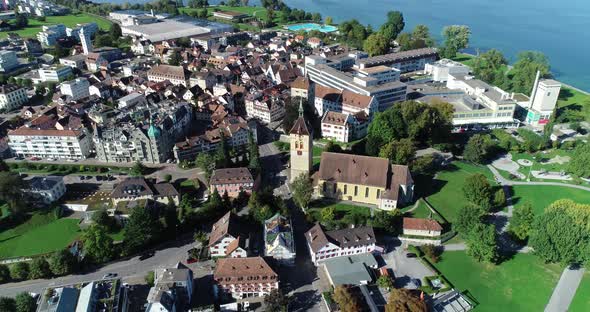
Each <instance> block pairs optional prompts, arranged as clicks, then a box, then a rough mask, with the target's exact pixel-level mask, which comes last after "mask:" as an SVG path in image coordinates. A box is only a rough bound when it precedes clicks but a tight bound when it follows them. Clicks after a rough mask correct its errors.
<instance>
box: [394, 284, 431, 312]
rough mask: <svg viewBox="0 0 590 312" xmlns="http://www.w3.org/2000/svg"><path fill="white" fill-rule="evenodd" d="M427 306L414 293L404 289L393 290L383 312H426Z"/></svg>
mask: <svg viewBox="0 0 590 312" xmlns="http://www.w3.org/2000/svg"><path fill="white" fill-rule="evenodd" d="M426 311H428V306H427V305H426V302H424V301H423V300H421V299H420V297H419V296H417V295H416V294H415V292H414V291H412V290H409V289H405V288H394V289H392V291H391V293H390V294H389V301H388V302H387V305H385V312H426Z"/></svg>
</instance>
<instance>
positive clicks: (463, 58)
mask: <svg viewBox="0 0 590 312" xmlns="http://www.w3.org/2000/svg"><path fill="white" fill-rule="evenodd" d="M474 58H475V55H471V54H465V53H457V56H455V57H454V58H453V61H456V62H459V63H463V64H465V65H467V66H473V59H474Z"/></svg>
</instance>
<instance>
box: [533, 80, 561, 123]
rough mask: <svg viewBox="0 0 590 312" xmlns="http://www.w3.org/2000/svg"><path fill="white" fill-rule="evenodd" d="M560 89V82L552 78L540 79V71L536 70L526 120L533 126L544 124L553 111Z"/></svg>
mask: <svg viewBox="0 0 590 312" xmlns="http://www.w3.org/2000/svg"><path fill="white" fill-rule="evenodd" d="M560 91H561V83H559V82H558V81H555V80H553V79H540V72H537V77H536V79H535V84H534V86H533V91H532V93H531V97H530V101H529V107H528V112H527V116H526V122H527V123H528V124H531V125H534V126H539V125H540V126H543V125H546V124H547V123H548V122H549V120H550V118H551V115H552V114H553V111H555V106H556V105H557V100H558V98H559V92H560Z"/></svg>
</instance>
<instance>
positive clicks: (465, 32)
mask: <svg viewBox="0 0 590 312" xmlns="http://www.w3.org/2000/svg"><path fill="white" fill-rule="evenodd" d="M442 35H443V38H444V45H443V48H442V49H441V53H442V57H445V58H453V57H455V56H456V55H457V52H459V50H461V49H465V48H467V45H468V44H469V36H471V29H469V27H468V26H465V25H451V26H446V27H445V28H443V31H442Z"/></svg>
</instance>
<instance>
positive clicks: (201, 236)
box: [193, 231, 207, 244]
mask: <svg viewBox="0 0 590 312" xmlns="http://www.w3.org/2000/svg"><path fill="white" fill-rule="evenodd" d="M193 239H194V240H195V242H198V243H201V244H205V243H206V242H207V233H205V232H203V231H198V232H197V233H195V235H194V236H193Z"/></svg>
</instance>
